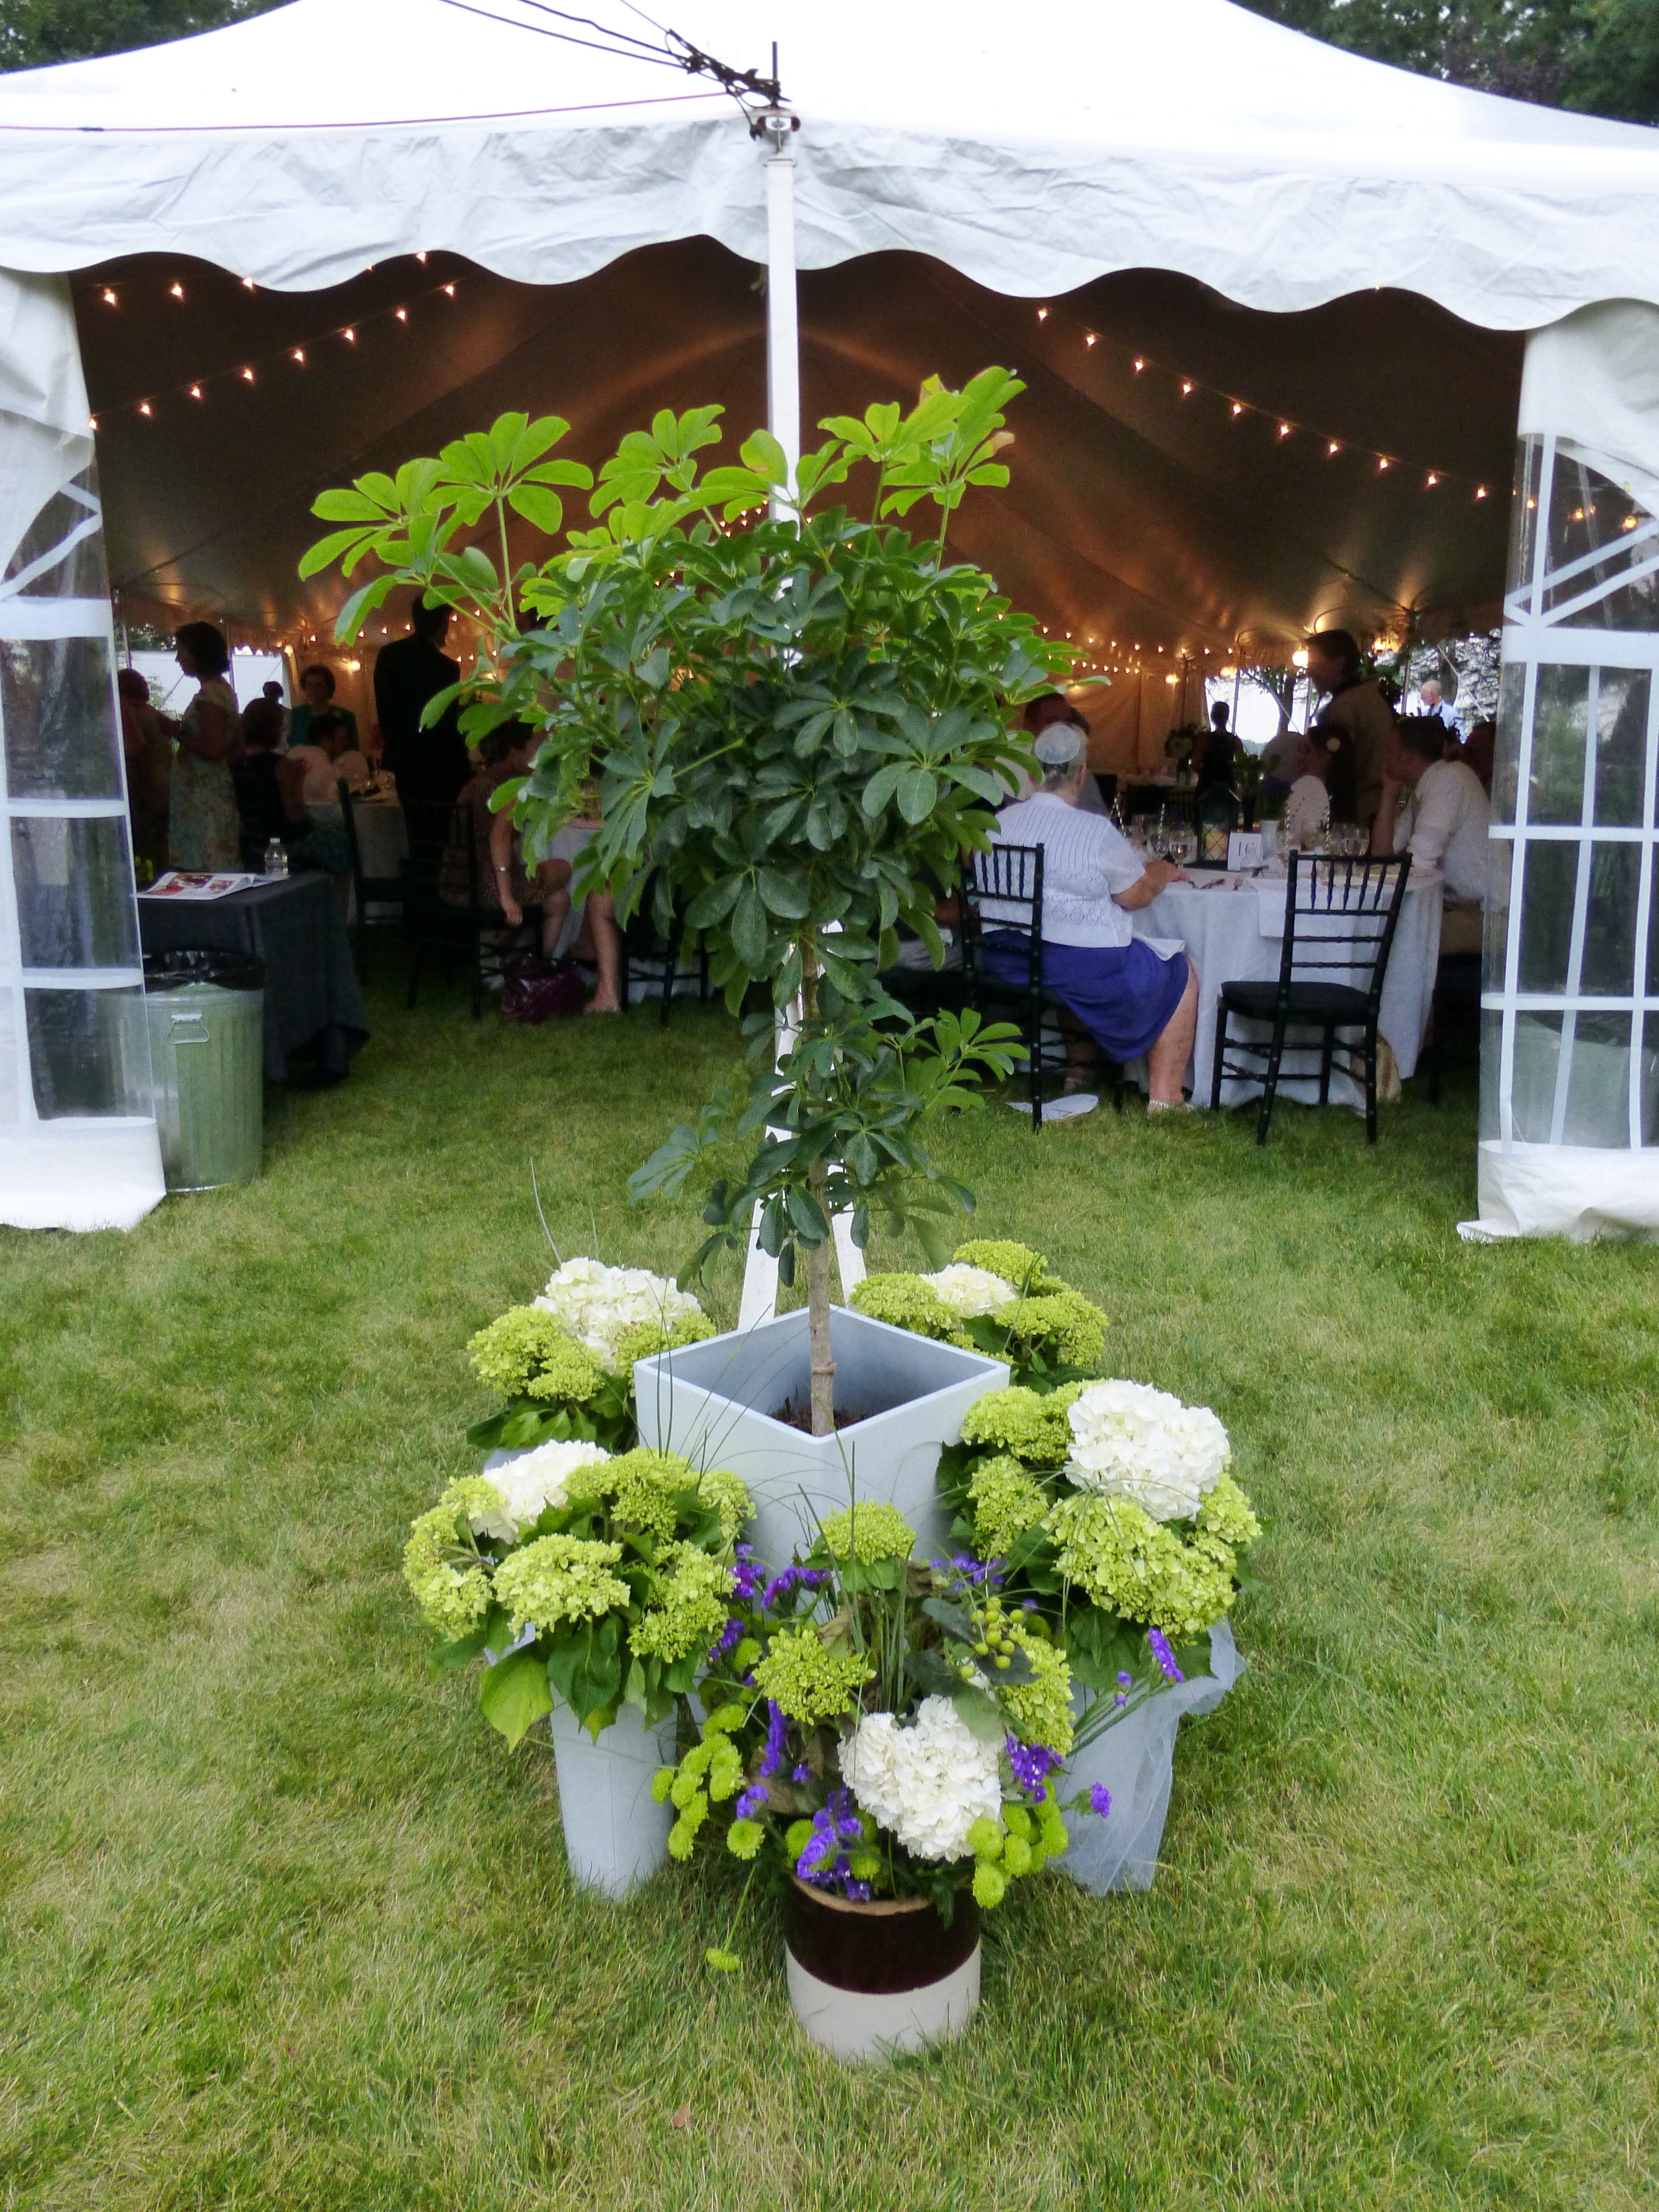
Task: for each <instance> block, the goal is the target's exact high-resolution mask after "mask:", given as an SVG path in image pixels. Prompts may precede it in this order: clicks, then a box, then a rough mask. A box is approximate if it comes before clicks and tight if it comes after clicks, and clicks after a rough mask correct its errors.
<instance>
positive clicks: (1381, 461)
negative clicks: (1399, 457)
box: [1376, 453, 1389, 476]
mask: <svg viewBox="0 0 1659 2212" xmlns="http://www.w3.org/2000/svg"><path fill="white" fill-rule="evenodd" d="M1388 465H1389V457H1388V455H1387V454H1386V453H1379V454H1378V455H1377V457H1376V471H1377V474H1378V475H1379V476H1380V475H1381V474H1382V473H1383V470H1384V469H1386V468H1387V467H1388Z"/></svg>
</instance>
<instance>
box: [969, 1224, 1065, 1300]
mask: <svg viewBox="0 0 1659 2212" xmlns="http://www.w3.org/2000/svg"><path fill="white" fill-rule="evenodd" d="M951 1258H952V1259H953V1260H956V1261H959V1262H960V1263H961V1265H962V1266H963V1267H983V1268H984V1269H985V1270H986V1271H987V1273H989V1274H993V1275H1000V1276H1001V1278H1002V1279H1003V1281H1004V1282H1005V1283H1012V1285H1013V1286H1014V1288H1015V1289H1016V1290H1017V1291H1024V1293H1025V1295H1026V1297H1040V1296H1042V1294H1043V1293H1044V1292H1046V1291H1063V1290H1065V1289H1066V1288H1067V1287H1068V1286H1067V1285H1066V1284H1064V1283H1062V1282H1061V1281H1060V1278H1059V1276H1058V1275H1051V1274H1050V1273H1048V1261H1046V1260H1045V1259H1044V1258H1043V1256H1042V1253H1041V1252H1034V1251H1033V1250H1032V1249H1031V1248H1030V1245H1029V1244H1016V1243H1012V1242H1011V1241H1010V1240H1009V1239H1008V1238H1007V1237H972V1238H970V1239H969V1242H968V1243H966V1244H960V1245H958V1246H957V1249H956V1250H955V1251H954V1252H953V1253H952V1254H951Z"/></svg>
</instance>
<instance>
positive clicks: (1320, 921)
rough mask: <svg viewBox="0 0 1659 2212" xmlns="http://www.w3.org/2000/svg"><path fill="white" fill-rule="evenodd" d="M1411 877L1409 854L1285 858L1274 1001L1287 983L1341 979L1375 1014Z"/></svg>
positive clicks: (1285, 987)
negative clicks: (1280, 949) (1287, 867)
mask: <svg viewBox="0 0 1659 2212" xmlns="http://www.w3.org/2000/svg"><path fill="white" fill-rule="evenodd" d="M1411 870H1412V856H1411V854H1409V853H1399V854H1394V855H1393V856H1392V857H1387V856H1384V855H1383V854H1367V855H1365V856H1364V857H1362V858H1358V859H1349V858H1337V857H1332V858H1330V859H1326V858H1324V857H1323V856H1322V855H1317V854H1308V853H1292V854H1291V855H1290V873H1289V876H1288V878H1287V880H1286V883H1285V950H1284V953H1283V956H1282V957H1281V958H1280V961H1279V991H1280V994H1281V995H1287V994H1288V993H1289V991H1290V987H1291V984H1292V982H1304V981H1325V982H1332V981H1337V980H1339V977H1340V980H1341V981H1343V982H1345V983H1346V984H1348V985H1349V987H1351V988H1352V989H1354V990H1357V991H1363V992H1364V994H1365V995H1366V997H1367V998H1368V999H1369V1000H1370V1004H1371V1010H1372V1012H1376V1004H1377V1001H1378V1000H1379V999H1381V997H1382V995H1383V977H1384V975H1385V974H1386V973H1387V971H1388V965H1389V947H1390V946H1391V945H1393V943H1394V933H1395V928H1396V927H1398V925H1399V921H1400V908H1401V902H1402V901H1403V900H1404V898H1405V896H1406V883H1407V878H1408V877H1409V876H1410V874H1411Z"/></svg>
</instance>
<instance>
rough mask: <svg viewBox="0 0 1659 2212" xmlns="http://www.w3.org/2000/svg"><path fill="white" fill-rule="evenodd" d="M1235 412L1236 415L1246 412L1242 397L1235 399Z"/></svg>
mask: <svg viewBox="0 0 1659 2212" xmlns="http://www.w3.org/2000/svg"><path fill="white" fill-rule="evenodd" d="M1233 412H1234V414H1235V415H1242V414H1243V412H1244V402H1243V400H1242V399H1235V400H1234V402H1233Z"/></svg>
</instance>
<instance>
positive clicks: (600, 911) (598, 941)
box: [582, 891, 622, 1014]
mask: <svg viewBox="0 0 1659 2212" xmlns="http://www.w3.org/2000/svg"><path fill="white" fill-rule="evenodd" d="M587 927H588V928H589V929H590V930H591V931H592V936H593V962H594V965H595V966H596V967H597V968H598V969H599V989H598V990H597V991H595V992H594V994H593V995H592V998H591V999H590V1000H588V1002H587V1004H586V1006H584V1007H583V1009H582V1012H584V1013H586V1014H619V1013H621V1012H622V932H621V930H620V929H618V928H617V902H616V901H615V899H613V898H612V897H611V894H610V892H609V891H594V892H593V893H592V894H591V896H589V898H588V902H587Z"/></svg>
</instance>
